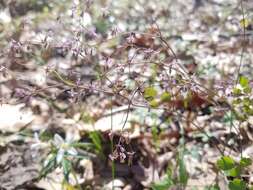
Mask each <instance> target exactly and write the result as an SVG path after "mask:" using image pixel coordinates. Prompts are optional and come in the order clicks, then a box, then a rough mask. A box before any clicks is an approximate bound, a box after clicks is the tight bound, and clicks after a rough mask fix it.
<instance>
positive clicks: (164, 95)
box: [161, 92, 171, 102]
mask: <svg viewBox="0 0 253 190" xmlns="http://www.w3.org/2000/svg"><path fill="white" fill-rule="evenodd" d="M170 100H171V94H170V93H168V92H163V93H162V94H161V102H167V101H170Z"/></svg>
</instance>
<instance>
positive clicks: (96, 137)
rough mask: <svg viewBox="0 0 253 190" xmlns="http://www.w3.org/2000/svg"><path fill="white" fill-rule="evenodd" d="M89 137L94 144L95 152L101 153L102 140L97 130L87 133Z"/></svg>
mask: <svg viewBox="0 0 253 190" xmlns="http://www.w3.org/2000/svg"><path fill="white" fill-rule="evenodd" d="M89 137H90V138H91V140H92V143H93V144H94V145H95V147H96V149H97V152H99V153H102V142H101V139H100V135H99V133H98V132H97V131H92V132H90V133H89Z"/></svg>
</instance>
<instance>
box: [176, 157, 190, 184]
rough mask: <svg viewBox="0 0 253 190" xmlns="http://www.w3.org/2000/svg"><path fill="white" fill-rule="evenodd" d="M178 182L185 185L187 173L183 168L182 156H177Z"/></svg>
mask: <svg viewBox="0 0 253 190" xmlns="http://www.w3.org/2000/svg"><path fill="white" fill-rule="evenodd" d="M178 161H179V182H180V183H181V184H183V185H186V184H187V181H188V173H187V170H186V167H185V163H184V159H183V155H181V156H179V160H178Z"/></svg>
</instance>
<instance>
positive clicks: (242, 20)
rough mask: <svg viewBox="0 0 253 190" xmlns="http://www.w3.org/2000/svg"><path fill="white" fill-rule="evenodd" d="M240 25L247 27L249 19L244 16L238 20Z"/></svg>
mask: <svg viewBox="0 0 253 190" xmlns="http://www.w3.org/2000/svg"><path fill="white" fill-rule="evenodd" d="M240 25H241V27H242V28H248V26H249V25H250V21H249V20H248V19H246V18H244V19H241V20H240Z"/></svg>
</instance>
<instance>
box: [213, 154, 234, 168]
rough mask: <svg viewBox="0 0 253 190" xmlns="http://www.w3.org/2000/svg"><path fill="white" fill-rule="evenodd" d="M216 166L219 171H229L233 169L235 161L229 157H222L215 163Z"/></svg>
mask: <svg viewBox="0 0 253 190" xmlns="http://www.w3.org/2000/svg"><path fill="white" fill-rule="evenodd" d="M217 166H218V168H219V169H221V170H230V169H232V168H233V167H235V161H234V160H233V159H232V158H231V157H229V156H223V157H221V159H219V160H218V161H217Z"/></svg>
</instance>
